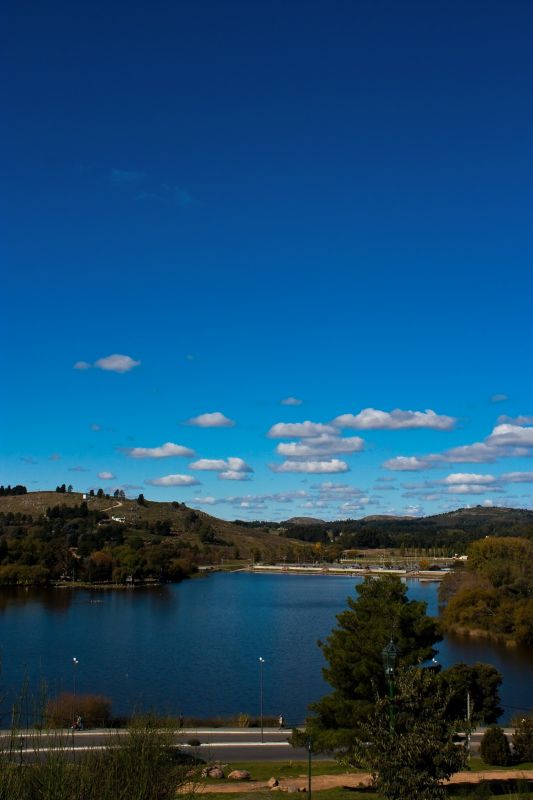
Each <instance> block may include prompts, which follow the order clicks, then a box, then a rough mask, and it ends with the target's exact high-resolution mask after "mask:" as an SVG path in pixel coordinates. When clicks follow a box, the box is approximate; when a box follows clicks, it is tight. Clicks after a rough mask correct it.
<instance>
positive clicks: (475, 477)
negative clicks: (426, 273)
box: [442, 472, 496, 484]
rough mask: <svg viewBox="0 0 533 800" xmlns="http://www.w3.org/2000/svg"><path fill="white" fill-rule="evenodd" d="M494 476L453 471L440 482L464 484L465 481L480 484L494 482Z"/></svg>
mask: <svg viewBox="0 0 533 800" xmlns="http://www.w3.org/2000/svg"><path fill="white" fill-rule="evenodd" d="M495 481H496V478H495V477H494V475H479V474H477V473H475V472H454V473H452V474H451V475H448V476H447V477H446V478H444V480H443V481H442V483H448V484H461V483H463V484H466V483H474V484H481V483H494V482H495Z"/></svg>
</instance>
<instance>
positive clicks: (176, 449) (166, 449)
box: [125, 442, 194, 458]
mask: <svg viewBox="0 0 533 800" xmlns="http://www.w3.org/2000/svg"><path fill="white" fill-rule="evenodd" d="M125 452H126V453H127V454H128V456H129V457H130V458H172V457H174V456H185V457H186V458H190V457H191V456H193V455H194V450H191V449H190V447H184V446H183V445H181V444H174V443H173V442H165V444H162V445H160V446H159V447H131V448H128V449H126V450H125Z"/></svg>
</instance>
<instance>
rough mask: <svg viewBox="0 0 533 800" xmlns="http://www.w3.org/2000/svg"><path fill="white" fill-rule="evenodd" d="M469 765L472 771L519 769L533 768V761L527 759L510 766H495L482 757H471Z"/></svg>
mask: <svg viewBox="0 0 533 800" xmlns="http://www.w3.org/2000/svg"><path fill="white" fill-rule="evenodd" d="M468 765H469V767H470V769H471V771H472V772H495V771H497V772H499V771H500V770H501V771H502V772H505V771H511V770H514V769H518V770H526V769H533V762H531V761H525V762H524V763H522V764H511V765H510V766H509V767H495V766H494V765H492V764H485V762H484V761H483V759H481V758H471V759H470V761H469V762H468Z"/></svg>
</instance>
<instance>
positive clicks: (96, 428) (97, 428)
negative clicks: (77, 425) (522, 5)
mask: <svg viewBox="0 0 533 800" xmlns="http://www.w3.org/2000/svg"><path fill="white" fill-rule="evenodd" d="M90 428H91V430H92V431H94V432H95V433H98V432H99V431H101V430H102V426H101V425H99V424H98V423H97V422H93V423H92V425H91V426H90Z"/></svg>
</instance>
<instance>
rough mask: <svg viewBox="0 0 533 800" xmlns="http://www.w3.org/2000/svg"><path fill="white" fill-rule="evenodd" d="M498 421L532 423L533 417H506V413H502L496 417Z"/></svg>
mask: <svg viewBox="0 0 533 800" xmlns="http://www.w3.org/2000/svg"><path fill="white" fill-rule="evenodd" d="M498 422H499V423H503V422H508V423H509V424H510V425H533V417H527V416H519V417H508V416H507V415H506V414H502V415H501V416H500V417H498Z"/></svg>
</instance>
